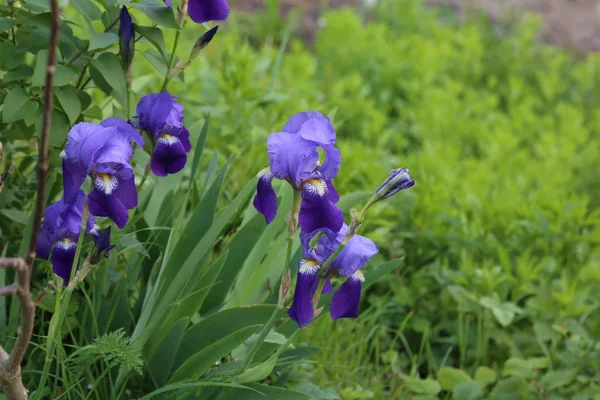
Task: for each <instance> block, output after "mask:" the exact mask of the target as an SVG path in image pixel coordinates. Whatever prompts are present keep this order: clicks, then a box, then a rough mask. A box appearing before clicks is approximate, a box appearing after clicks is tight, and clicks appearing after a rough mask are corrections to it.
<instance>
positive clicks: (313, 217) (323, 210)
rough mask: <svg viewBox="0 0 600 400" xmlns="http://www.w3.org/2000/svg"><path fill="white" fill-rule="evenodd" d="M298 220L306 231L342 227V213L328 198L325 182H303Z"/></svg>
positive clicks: (333, 229) (331, 229) (334, 230)
mask: <svg viewBox="0 0 600 400" xmlns="http://www.w3.org/2000/svg"><path fill="white" fill-rule="evenodd" d="M298 222H299V225H300V228H302V229H303V230H305V231H307V232H312V231H315V230H318V229H329V230H330V231H332V232H338V231H339V230H340V229H341V228H342V225H343V224H344V214H343V213H342V211H341V210H340V209H339V208H337V206H336V205H335V204H333V203H332V202H331V201H330V200H329V198H328V196H327V184H326V182H324V181H322V182H320V183H319V184H316V183H314V184H313V183H308V184H307V183H305V184H304V188H303V190H302V203H300V215H299V217H298Z"/></svg>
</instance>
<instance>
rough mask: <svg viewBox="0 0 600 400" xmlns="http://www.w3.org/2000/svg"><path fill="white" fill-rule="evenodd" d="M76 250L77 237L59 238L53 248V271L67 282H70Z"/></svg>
mask: <svg viewBox="0 0 600 400" xmlns="http://www.w3.org/2000/svg"><path fill="white" fill-rule="evenodd" d="M76 250H77V239H75V238H73V237H66V238H64V239H61V240H58V241H57V242H56V243H55V244H54V247H53V248H52V271H53V272H54V273H55V274H56V275H58V276H60V277H61V278H62V279H63V280H64V281H65V284H68V283H69V280H70V278H71V268H72V267H73V261H74V260H75V252H76Z"/></svg>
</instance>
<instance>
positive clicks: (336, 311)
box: [329, 271, 364, 320]
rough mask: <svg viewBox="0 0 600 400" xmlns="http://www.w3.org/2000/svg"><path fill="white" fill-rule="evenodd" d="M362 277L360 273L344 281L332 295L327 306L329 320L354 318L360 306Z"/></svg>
mask: <svg viewBox="0 0 600 400" xmlns="http://www.w3.org/2000/svg"><path fill="white" fill-rule="evenodd" d="M363 281H364V277H363V276H362V273H360V271H358V272H357V274H356V275H353V276H352V277H350V278H348V279H346V282H344V283H343V284H342V286H340V288H339V289H338V290H337V291H336V292H335V293H334V294H333V297H332V298H331V303H330V304H329V312H330V314H331V319H333V320H336V319H339V318H356V317H358V309H359V304H360V292H361V289H362V282H363Z"/></svg>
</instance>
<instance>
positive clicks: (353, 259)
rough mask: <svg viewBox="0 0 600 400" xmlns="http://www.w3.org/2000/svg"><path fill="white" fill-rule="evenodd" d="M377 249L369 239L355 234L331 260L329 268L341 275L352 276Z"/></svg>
mask: <svg viewBox="0 0 600 400" xmlns="http://www.w3.org/2000/svg"><path fill="white" fill-rule="evenodd" d="M378 251H379V250H377V246H375V243H373V241H372V240H371V239H369V238H366V237H364V236H360V235H356V236H354V237H353V238H352V239H350V241H349V242H348V244H347V245H346V246H345V247H344V248H343V249H342V251H341V252H340V254H338V256H337V257H336V258H335V259H334V260H333V262H332V263H331V269H333V270H337V271H339V273H340V275H342V276H347V277H348V276H352V275H353V274H354V273H355V272H356V271H358V270H359V269H360V268H362V267H363V266H364V265H365V264H366V263H367V261H369V259H370V258H371V257H373V256H374V255H375V254H377V253H378Z"/></svg>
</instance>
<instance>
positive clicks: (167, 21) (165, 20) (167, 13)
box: [133, 0, 179, 29]
mask: <svg viewBox="0 0 600 400" xmlns="http://www.w3.org/2000/svg"><path fill="white" fill-rule="evenodd" d="M133 6H134V7H135V8H137V9H138V10H140V11H141V12H143V13H144V14H146V15H147V16H148V18H150V19H151V20H152V22H154V23H156V24H157V25H162V26H165V27H167V28H173V29H179V25H177V21H176V20H175V15H174V14H173V10H172V9H171V8H170V7H167V6H166V5H164V4H158V3H157V2H155V1H152V0H143V1H142V3H141V4H134V5H133Z"/></svg>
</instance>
